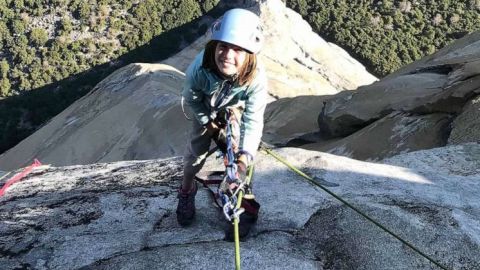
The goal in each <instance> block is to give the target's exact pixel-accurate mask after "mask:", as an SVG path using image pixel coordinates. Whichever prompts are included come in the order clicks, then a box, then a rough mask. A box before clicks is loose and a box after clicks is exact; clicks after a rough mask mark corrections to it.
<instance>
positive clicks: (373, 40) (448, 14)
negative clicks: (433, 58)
mask: <svg viewBox="0 0 480 270" xmlns="http://www.w3.org/2000/svg"><path fill="white" fill-rule="evenodd" d="M286 3H287V6H289V7H290V8H292V9H294V10H295V11H297V12H299V13H300V14H301V15H302V16H303V17H304V19H305V20H307V21H308V22H309V23H310V25H311V26H312V28H313V30H314V31H315V32H317V33H318V34H319V35H320V36H322V37H323V38H325V39H327V40H328V41H331V42H333V43H335V44H337V45H339V46H341V47H342V48H344V49H346V50H347V51H349V53H350V54H352V56H353V57H355V58H356V59H357V60H359V61H360V62H362V63H363V64H364V65H365V66H366V67H367V69H368V70H369V71H370V72H372V73H373V74H375V75H376V76H379V77H383V76H385V75H387V74H389V73H391V72H393V71H395V70H397V69H399V68H400V67H402V66H404V65H406V64H409V63H411V62H413V61H415V60H418V59H420V58H422V57H423V56H425V55H428V54H431V53H433V52H435V51H436V50H438V49H440V48H443V47H444V46H445V45H447V44H449V43H451V42H452V41H453V40H455V39H458V38H460V37H462V36H464V35H466V34H468V33H470V32H473V31H475V30H478V29H480V0H458V1H451V0H440V1H438V0H410V1H406V0H401V1H399V0H382V1H378V0H375V1H358V0H357V1H349V0H286Z"/></svg>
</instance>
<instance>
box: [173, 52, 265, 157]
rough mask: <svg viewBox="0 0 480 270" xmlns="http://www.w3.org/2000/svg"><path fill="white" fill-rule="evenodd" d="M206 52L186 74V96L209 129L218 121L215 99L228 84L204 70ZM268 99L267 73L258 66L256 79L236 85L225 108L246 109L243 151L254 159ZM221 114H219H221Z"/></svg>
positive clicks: (242, 125) (242, 138)
mask: <svg viewBox="0 0 480 270" xmlns="http://www.w3.org/2000/svg"><path fill="white" fill-rule="evenodd" d="M203 53H204V52H203V51H202V52H200V53H199V54H198V55H197V56H196V57H195V60H194V61H193V62H192V63H191V64H190V66H189V67H188V69H187V72H186V79H185V83H184V86H183V91H182V96H183V98H184V99H185V103H186V104H187V105H189V106H190V107H191V109H192V111H193V113H194V114H195V118H196V120H197V121H198V122H199V123H200V124H201V125H206V124H207V123H208V122H209V121H211V120H213V118H214V117H215V113H216V112H215V110H214V108H213V107H214V105H213V104H212V103H213V101H212V100H213V99H214V98H213V99H212V97H214V96H216V94H217V95H218V92H219V91H221V90H222V88H223V87H224V84H225V83H227V80H225V79H223V78H221V77H219V76H218V75H216V74H215V73H213V72H211V71H209V70H207V69H205V68H203V67H202V61H203ZM266 99H267V78H266V74H265V70H264V68H263V67H262V66H261V65H257V74H256V77H255V79H254V80H253V81H252V82H251V83H250V84H249V85H245V86H240V85H238V84H235V83H234V84H233V86H232V88H231V90H230V93H229V95H228V96H226V97H225V99H224V102H222V105H221V106H220V107H218V108H217V109H218V110H220V109H222V108H230V107H234V108H242V109H243V110H244V111H243V115H242V119H241V121H240V143H239V148H240V151H244V152H247V153H248V154H250V155H251V156H252V157H254V156H255V155H256V152H257V149H258V145H259V144H260V139H261V137H262V132H263V114H264V112H265V106H266V103H267V102H266ZM218 110H217V111H218Z"/></svg>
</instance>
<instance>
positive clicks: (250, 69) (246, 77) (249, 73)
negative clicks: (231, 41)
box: [202, 40, 257, 86]
mask: <svg viewBox="0 0 480 270" xmlns="http://www.w3.org/2000/svg"><path fill="white" fill-rule="evenodd" d="M218 43H219V41H217V40H211V41H209V42H208V43H207V45H205V52H204V54H203V62H202V67H204V68H206V69H209V70H210V71H212V72H215V73H217V74H218V75H222V73H221V72H220V71H219V70H218V67H217V64H215V50H216V48H217V44H218ZM246 52H247V55H246V57H245V62H243V66H242V67H241V68H240V71H239V72H238V74H237V78H236V79H235V80H236V81H237V82H238V84H239V85H241V86H243V85H248V84H250V83H251V82H252V81H253V79H254V78H255V75H256V73H257V56H256V55H255V54H253V53H251V52H249V51H246Z"/></svg>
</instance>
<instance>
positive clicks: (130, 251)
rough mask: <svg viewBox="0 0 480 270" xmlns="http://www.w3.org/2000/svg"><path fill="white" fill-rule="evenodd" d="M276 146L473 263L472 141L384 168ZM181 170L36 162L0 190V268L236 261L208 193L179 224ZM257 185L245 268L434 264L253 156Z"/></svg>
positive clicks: (463, 262) (439, 249) (414, 238)
mask: <svg viewBox="0 0 480 270" xmlns="http://www.w3.org/2000/svg"><path fill="white" fill-rule="evenodd" d="M276 152H277V154H279V155H281V156H283V157H284V158H286V159H287V160H288V161H289V162H291V163H292V164H293V165H294V166H297V167H299V168H301V169H302V170H304V171H305V172H307V173H308V174H309V175H311V176H315V177H318V178H320V179H323V180H326V181H329V182H334V183H337V184H338V186H337V187H332V188H330V190H331V191H332V192H334V193H335V194H338V195H340V196H341V197H342V198H343V199H345V200H347V201H348V202H350V203H352V204H353V205H355V206H356V207H357V208H359V209H361V210H362V211H364V212H365V213H367V214H368V215H369V216H371V217H372V218H374V219H375V220H377V221H379V222H381V223H382V224H383V225H384V226H386V227H387V228H389V229H391V230H392V231H394V232H395V233H397V234H399V235H400V236H401V237H402V238H404V239H405V240H407V241H409V242H410V243H412V244H413V245H415V246H416V247H417V248H419V249H420V250H421V251H422V252H424V253H426V254H428V255H429V256H431V257H432V258H434V259H435V260H438V262H440V263H442V264H443V265H445V266H446V267H448V269H480V264H479V263H478V258H479V257H480V237H479V235H480V218H479V217H480V199H479V197H478V193H479V192H480V181H479V179H480V163H479V160H480V145H479V144H467V145H455V146H449V147H443V148H436V149H431V150H425V151H418V152H412V153H408V154H403V155H399V156H395V157H393V158H390V159H386V160H383V161H382V162H381V163H370V162H362V161H357V160H353V159H349V158H346V157H339V156H335V155H331V154H327V153H320V152H314V151H306V150H301V149H294V148H284V149H279V150H276ZM219 162H220V161H216V160H211V161H209V162H208V163H207V165H206V168H205V169H213V168H216V166H218V163H219ZM181 168H182V166H181V159H180V158H172V159H165V160H150V161H128V162H126V161H124V162H116V163H110V164H92V165H84V166H70V167H61V168H55V167H47V166H43V167H39V168H36V169H35V170H34V171H33V173H32V174H31V175H29V176H28V177H27V178H26V179H24V180H23V181H21V182H19V183H17V184H15V185H13V186H11V187H10V189H8V190H7V193H6V194H5V196H3V197H0V255H1V256H0V264H1V265H2V268H5V269H207V268H208V269H212V268H213V269H229V268H233V266H234V260H233V258H234V252H233V250H234V248H233V243H228V242H225V241H223V240H222V239H223V228H224V225H225V221H224V220H223V217H222V216H221V214H220V213H219V212H217V210H216V209H215V208H214V207H213V204H212V201H211V199H210V197H209V194H208V192H207V191H206V190H205V189H200V190H199V193H198V195H197V200H196V202H197V203H196V204H197V213H198V214H197V218H196V221H195V223H194V224H193V225H192V226H191V227H188V228H181V227H179V226H178V225H177V223H176V219H175V213H174V211H175V206H176V192H175V191H176V188H177V187H178V184H179V181H180V179H181V177H182V176H181ZM1 183H2V184H3V180H2V182H1ZM254 186H255V194H256V196H257V200H258V201H259V202H260V203H261V204H262V208H261V214H260V218H259V221H258V223H257V226H256V227H255V228H254V229H253V231H252V233H251V236H250V237H249V238H248V239H247V241H246V242H242V243H241V245H240V246H241V255H242V268H244V269H292V268H298V269H384V267H385V265H388V266H389V269H436V268H435V267H434V266H433V265H431V264H429V263H428V262H427V261H426V260H425V259H424V258H422V257H420V256H419V255H418V254H416V253H415V252H413V251H412V250H411V249H409V248H407V247H406V246H404V245H402V244H401V243H400V242H399V241H397V240H395V239H394V238H392V237H391V236H389V235H388V234H386V233H385V232H383V231H381V230H380V229H378V228H377V227H375V226H373V225H372V224H371V223H369V222H367V221H366V220H365V219H364V218H362V217H361V216H359V215H358V214H356V213H355V212H353V211H352V210H350V209H347V208H346V207H345V206H344V205H342V204H341V203H340V202H339V201H337V200H336V199H334V198H333V197H331V196H330V195H328V194H327V193H325V192H324V191H322V190H321V189H319V188H315V187H313V186H312V185H310V184H308V183H306V182H305V181H303V180H302V178H301V177H299V176H298V175H296V174H294V173H293V172H291V171H290V170H288V169H287V168H286V167H285V166H284V165H282V164H280V163H279V162H278V161H276V160H274V159H273V158H272V157H271V156H266V155H263V154H260V155H259V158H258V159H257V163H256V174H255V180H254Z"/></svg>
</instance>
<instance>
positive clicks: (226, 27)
mask: <svg viewBox="0 0 480 270" xmlns="http://www.w3.org/2000/svg"><path fill="white" fill-rule="evenodd" d="M211 31H212V37H211V39H212V40H218V41H223V42H227V43H230V44H233V45H237V46H239V47H242V48H243V49H245V50H247V51H249V52H251V53H258V52H259V51H260V49H261V47H262V44H263V35H262V28H261V26H260V18H259V17H258V16H257V15H256V14H255V13H253V12H251V11H248V10H246V9H240V8H234V9H231V10H229V11H227V12H225V14H224V15H223V17H222V18H221V19H219V20H217V21H215V22H214V23H213V25H212V27H211Z"/></svg>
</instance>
